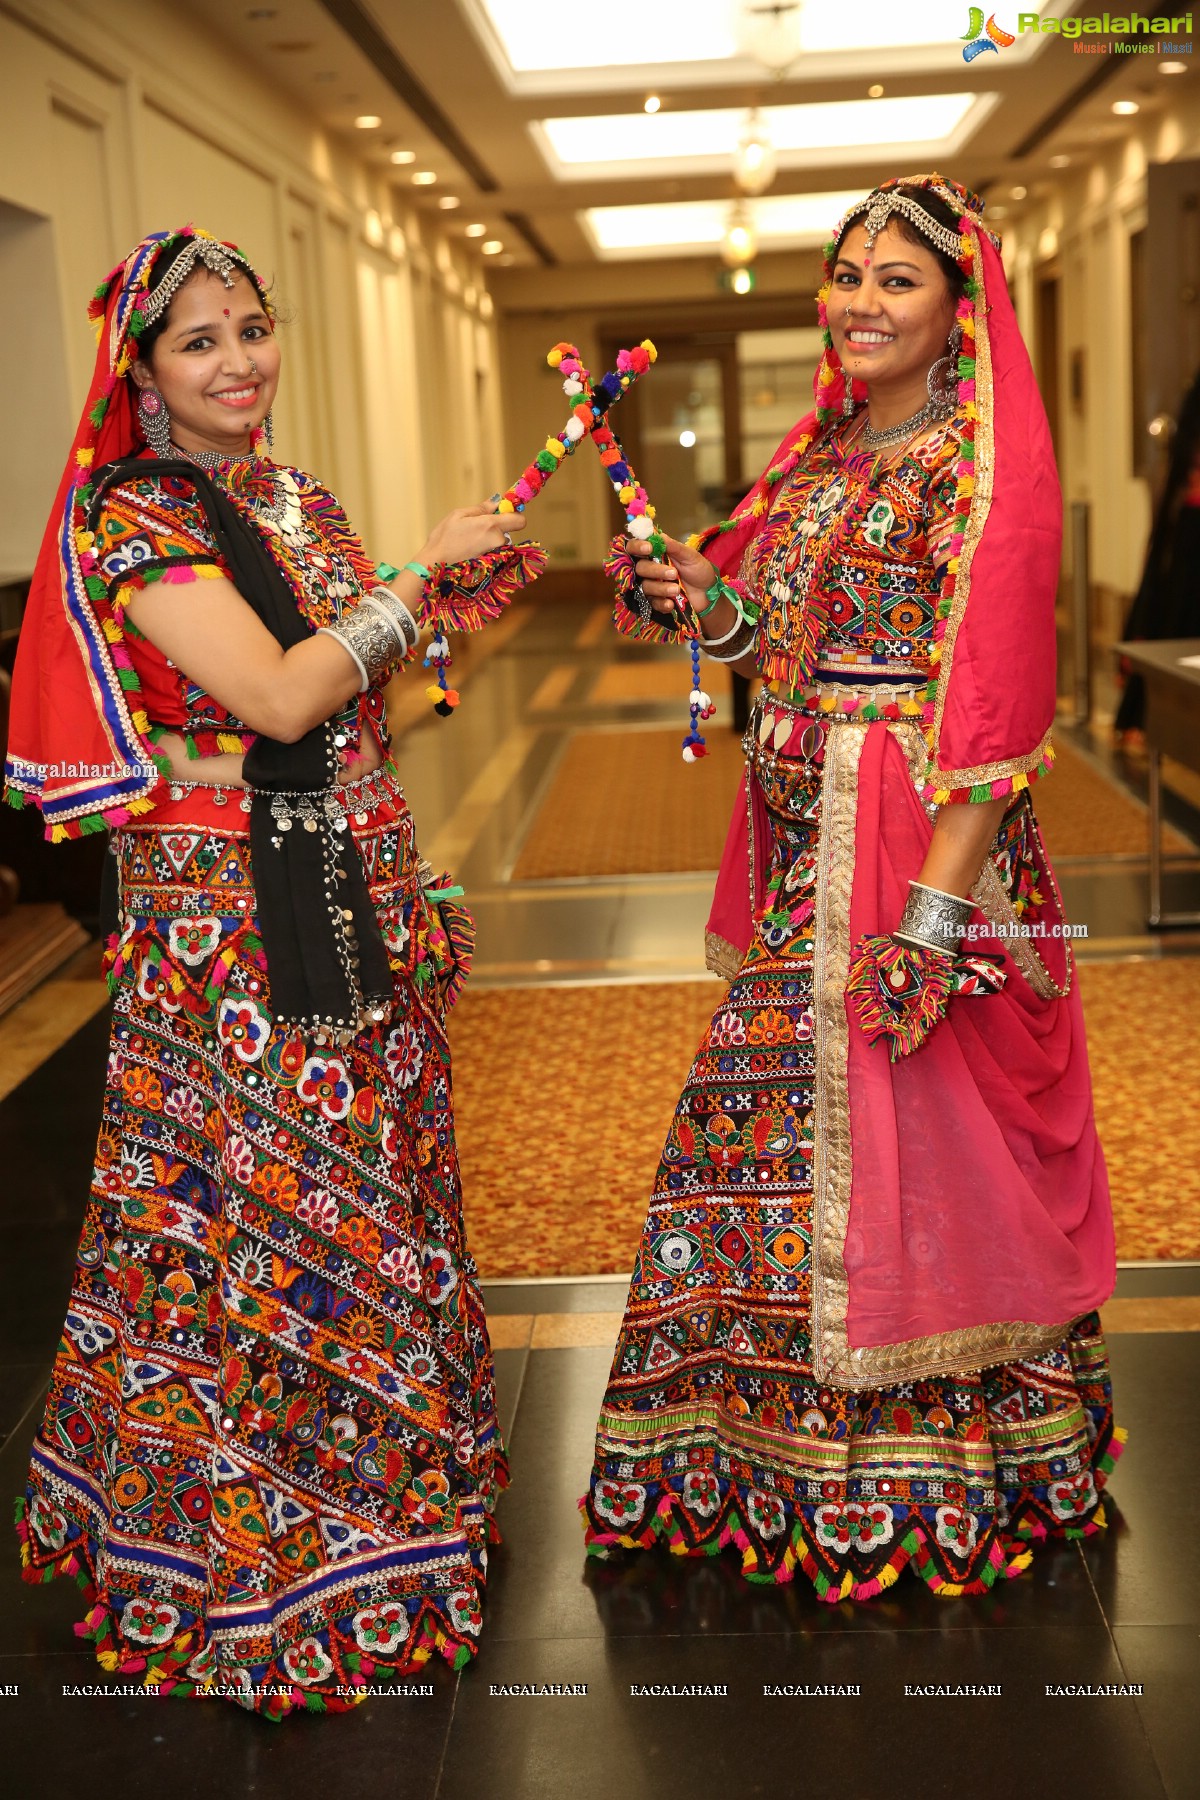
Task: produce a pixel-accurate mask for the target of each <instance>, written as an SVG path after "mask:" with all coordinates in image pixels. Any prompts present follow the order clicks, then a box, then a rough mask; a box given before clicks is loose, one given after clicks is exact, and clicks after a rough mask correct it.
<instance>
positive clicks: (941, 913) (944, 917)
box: [892, 881, 975, 957]
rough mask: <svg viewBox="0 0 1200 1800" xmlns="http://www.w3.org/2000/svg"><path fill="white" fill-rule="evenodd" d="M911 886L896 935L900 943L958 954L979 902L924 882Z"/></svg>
mask: <svg viewBox="0 0 1200 1800" xmlns="http://www.w3.org/2000/svg"><path fill="white" fill-rule="evenodd" d="M908 885H909V888H910V890H911V891H910V893H909V896H908V899H907V900H906V901H905V902H904V911H903V912H902V913H901V915H900V923H899V924H898V925H897V927H896V929H895V931H894V932H893V933H892V936H893V937H894V938H895V939H896V941H897V943H900V944H907V945H909V947H910V948H911V949H914V950H938V951H940V952H941V954H942V955H943V956H951V957H953V956H957V955H958V953H959V951H960V950H961V948H962V940H963V938H964V937H966V935H967V921H968V920H969V919H970V917H971V914H972V913H973V912H974V911H975V902H974V901H973V900H964V899H963V898H962V897H961V895H959V894H948V893H946V891H945V889H944V888H932V887H926V886H925V884H924V883H923V882H920V881H910V882H909V884H908Z"/></svg>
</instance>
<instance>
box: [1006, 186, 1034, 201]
mask: <svg viewBox="0 0 1200 1800" xmlns="http://www.w3.org/2000/svg"><path fill="white" fill-rule="evenodd" d="M1028 192H1029V189H1028V188H1026V187H1014V188H1009V190H1008V197H1009V199H1010V200H1024V198H1025V196H1026V194H1028Z"/></svg>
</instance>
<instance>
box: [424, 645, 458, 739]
mask: <svg viewBox="0 0 1200 1800" xmlns="http://www.w3.org/2000/svg"><path fill="white" fill-rule="evenodd" d="M451 661H452V658H451V655H450V644H449V640H448V639H447V637H446V634H445V632H444V631H443V630H442V628H441V626H440V625H435V626H434V629H433V636H432V637H431V638H430V640H429V643H428V645H427V646H426V650H425V665H424V666H425V667H426V668H427V669H429V668H436V669H437V679H436V680H435V681H431V682H430V684H429V686H428V687H427V688H426V689H425V697H426V699H427V700H432V702H433V710H434V712H436V713H441V715H442V717H443V718H444V719H448V718H449V717H450V714H451V713H452V712H453V711H454V709H455V707H456V706H457V705H458V700H459V694H458V689H457V688H452V687H451V686H450V683H449V682H448V681H447V680H446V670H447V669H448V668H449V666H450V663H451Z"/></svg>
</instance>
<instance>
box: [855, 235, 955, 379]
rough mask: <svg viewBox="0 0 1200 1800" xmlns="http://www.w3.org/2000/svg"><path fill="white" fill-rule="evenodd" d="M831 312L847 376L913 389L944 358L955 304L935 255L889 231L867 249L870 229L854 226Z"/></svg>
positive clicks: (952, 322) (920, 245)
mask: <svg viewBox="0 0 1200 1800" xmlns="http://www.w3.org/2000/svg"><path fill="white" fill-rule="evenodd" d="M847 308H849V317H847ZM826 311H827V316H828V319H829V329H830V333H831V335H832V337H833V345H834V349H835V350H836V351H837V353H838V355H839V356H840V358H841V360H842V363H843V365H844V367H845V368H846V370H847V372H848V373H849V374H851V375H853V376H854V377H855V378H856V379H857V380H859V381H865V382H866V383H867V384H868V385H869V386H875V385H878V386H880V387H882V388H904V387H907V386H912V387H913V388H914V389H915V388H916V387H917V386H918V385H919V384H921V383H923V382H924V380H925V377H926V376H927V374H928V373H929V370H930V368H931V367H932V366H933V364H934V363H935V362H936V361H937V360H938V358H939V357H940V356H944V355H945V354H946V340H947V339H948V337H949V336H950V331H951V327H952V326H953V324H954V313H955V303H954V297H953V295H952V294H951V292H950V286H949V283H948V282H947V280H946V277H945V275H944V274H943V273H942V269H941V266H940V265H939V263H938V260H937V257H936V256H935V255H934V253H933V251H932V250H929V249H926V248H925V246H924V245H922V244H910V243H909V241H908V239H907V238H906V237H901V235H900V233H899V232H898V231H895V230H893V228H892V226H891V225H890V224H889V225H886V226H885V227H884V229H883V230H882V231H881V232H880V233H879V236H878V237H877V238H876V239H875V243H874V246H873V248H872V249H870V250H868V249H867V233H866V227H865V226H863V225H855V226H853V227H852V228H851V230H850V231H848V232H847V233H846V237H845V239H844V241H843V243H842V247H841V250H840V251H839V252H838V258H837V262H836V263H835V265H834V270H833V286H832V288H831V289H830V293H829V301H828V305H827V308H826Z"/></svg>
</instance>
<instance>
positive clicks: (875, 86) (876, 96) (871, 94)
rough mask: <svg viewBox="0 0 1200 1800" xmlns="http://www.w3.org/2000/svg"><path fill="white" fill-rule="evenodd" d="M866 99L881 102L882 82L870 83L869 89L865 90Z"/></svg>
mask: <svg viewBox="0 0 1200 1800" xmlns="http://www.w3.org/2000/svg"><path fill="white" fill-rule="evenodd" d="M867 99H868V100H882V99H883V83H882V81H873V82H872V83H871V85H870V87H869V88H868V89H867Z"/></svg>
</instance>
